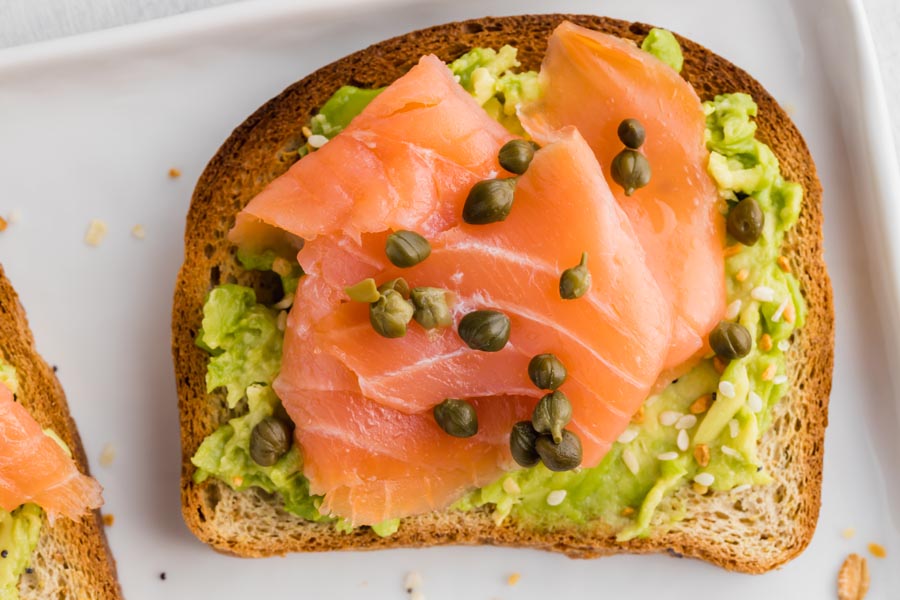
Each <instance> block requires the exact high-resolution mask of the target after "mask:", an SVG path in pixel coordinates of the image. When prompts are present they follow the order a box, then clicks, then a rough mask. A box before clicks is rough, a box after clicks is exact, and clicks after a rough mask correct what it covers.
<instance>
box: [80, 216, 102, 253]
mask: <svg viewBox="0 0 900 600" xmlns="http://www.w3.org/2000/svg"><path fill="white" fill-rule="evenodd" d="M106 230H107V227H106V223H105V222H103V221H101V220H100V219H91V222H90V223H88V229H87V232H86V233H85V234H84V243H85V244H87V245H88V246H94V247H96V246H99V245H100V242H102V241H103V238H105V237H106Z"/></svg>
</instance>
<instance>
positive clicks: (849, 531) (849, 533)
mask: <svg viewBox="0 0 900 600" xmlns="http://www.w3.org/2000/svg"><path fill="white" fill-rule="evenodd" d="M855 535H856V530H855V529H854V528H852V527H847V528H846V529H844V530H843V531H842V532H841V537H843V538H844V539H845V540H850V539H853V536H855Z"/></svg>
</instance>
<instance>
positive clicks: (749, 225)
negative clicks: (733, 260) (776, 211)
mask: <svg viewBox="0 0 900 600" xmlns="http://www.w3.org/2000/svg"><path fill="white" fill-rule="evenodd" d="M765 223H766V216H765V214H763V211H762V209H761V208H760V207H759V202H757V201H756V198H754V197H753V196H747V197H746V198H744V199H743V200H741V201H740V202H738V203H737V204H735V205H734V207H733V208H732V209H731V210H730V211H728V220H727V221H726V225H727V228H728V233H730V234H731V237H733V238H734V239H736V240H737V241H739V242H740V243H742V244H744V245H745V246H752V245H753V244H755V243H756V242H757V240H759V237H760V236H761V235H762V231H763V225H765Z"/></svg>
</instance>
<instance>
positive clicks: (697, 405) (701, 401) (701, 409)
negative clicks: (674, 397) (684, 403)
mask: <svg viewBox="0 0 900 600" xmlns="http://www.w3.org/2000/svg"><path fill="white" fill-rule="evenodd" d="M710 402H712V396H711V395H710V394H706V395H705V396H700V397H699V398H697V399H696V400H694V403H693V404H691V413H692V414H695V415H699V414H703V413H705V412H706V411H707V409H709V404H710Z"/></svg>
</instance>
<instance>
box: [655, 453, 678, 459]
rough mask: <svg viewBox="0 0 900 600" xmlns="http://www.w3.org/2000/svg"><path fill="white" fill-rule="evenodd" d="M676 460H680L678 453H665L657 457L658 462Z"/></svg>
mask: <svg viewBox="0 0 900 600" xmlns="http://www.w3.org/2000/svg"><path fill="white" fill-rule="evenodd" d="M676 458H678V453H677V452H663V453H662V454H659V455H657V457H656V459H657V460H662V461H668V460H675V459H676Z"/></svg>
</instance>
